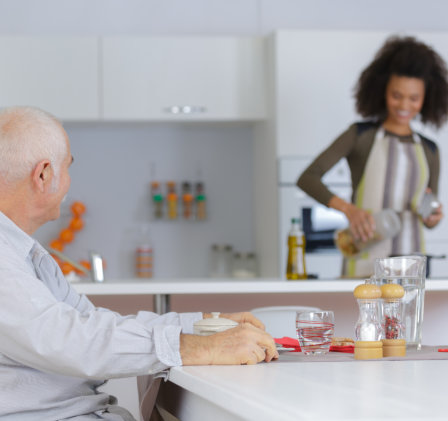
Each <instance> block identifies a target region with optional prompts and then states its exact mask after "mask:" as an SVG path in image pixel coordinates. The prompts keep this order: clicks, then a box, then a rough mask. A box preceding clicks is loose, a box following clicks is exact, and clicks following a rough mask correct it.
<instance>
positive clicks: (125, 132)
mask: <svg viewBox="0 0 448 421" xmlns="http://www.w3.org/2000/svg"><path fill="white" fill-rule="evenodd" d="M66 129H67V131H68V134H69V137H70V139H71V148H72V155H73V156H74V163H73V165H72V167H71V170H70V174H71V178H72V185H71V188H70V191H69V195H68V196H67V200H66V202H65V203H64V204H63V208H62V211H63V215H62V217H61V218H60V219H59V220H57V221H55V222H51V223H49V224H47V225H45V226H43V227H42V228H41V229H40V230H39V231H38V232H37V233H36V238H37V239H38V240H39V241H41V242H43V244H47V243H48V242H49V241H50V240H51V239H52V238H54V237H57V236H58V233H59V231H60V229H61V228H63V227H65V226H66V225H67V223H68V221H69V220H70V211H69V210H68V205H70V203H72V202H73V201H75V200H81V201H83V202H84V203H85V204H86V206H87V213H86V215H85V218H84V219H85V228H84V229H83V230H82V231H81V232H80V233H79V234H78V235H77V236H76V237H75V240H74V241H73V243H72V244H69V245H68V246H67V248H66V250H64V252H66V254H67V255H69V256H70V257H72V258H74V259H77V260H79V259H88V252H89V250H96V251H98V252H99V253H101V254H102V255H103V257H104V258H105V259H106V262H107V269H106V276H107V277H108V278H130V277H133V276H134V273H133V261H134V260H133V259H134V255H133V252H134V249H135V247H136V246H137V242H138V240H139V238H138V231H139V229H140V227H141V226H142V225H144V224H148V223H149V225H150V232H151V237H152V242H153V246H154V253H155V254H154V257H155V273H154V275H155V276H157V277H202V276H207V275H208V258H209V249H210V245H211V244H212V243H228V244H232V245H233V246H234V248H235V249H237V250H240V251H251V250H253V239H252V233H253V230H252V214H253V205H252V203H253V200H252V177H251V175H252V165H253V164H252V161H253V160H252V137H253V134H252V131H253V129H252V127H250V126H248V125H241V124H240V125H235V124H233V125H232V124H220V125H217V124H214V125H209V124H171V125H169V124H152V125H151V124H121V123H120V124H118V123H98V124H94V123H91V124H85V123H84V124H81V123H77V124H75V123H70V124H66ZM154 168H155V173H152V171H153V169H154ZM198 177H199V178H202V181H204V183H205V192H206V196H207V206H208V219H207V220H206V221H203V222H202V221H201V222H200V221H183V220H182V219H179V220H177V221H154V220H152V217H151V210H152V209H151V206H150V203H151V199H150V189H149V183H150V181H152V180H154V179H158V180H163V181H167V180H170V179H172V180H174V181H179V182H181V181H184V180H185V181H192V182H194V181H197V180H198Z"/></svg>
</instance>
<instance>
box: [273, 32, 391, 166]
mask: <svg viewBox="0 0 448 421" xmlns="http://www.w3.org/2000/svg"><path fill="white" fill-rule="evenodd" d="M387 35H388V34H387V33H386V32H361V31H358V32H355V31H333V32H326V31H281V32H279V33H278V34H277V35H276V37H275V56H276V59H275V67H276V77H275V85H276V86H275V88H276V95H277V109H276V119H277V155H278V156H291V155H299V156H309V157H314V156H316V155H317V154H318V153H319V152H320V151H321V150H322V149H324V148H325V147H326V146H327V145H329V144H330V142H332V141H333V140H334V139H335V138H336V137H337V136H338V135H339V134H340V133H342V132H343V131H344V130H345V129H346V128H347V127H348V126H349V125H350V124H351V123H352V122H354V121H355V120H356V119H359V117H357V115H356V113H355V103H354V99H353V88H354V86H355V84H356V81H357V79H358V77H359V74H360V72H361V71H362V69H363V68H364V67H365V66H367V65H368V64H369V62H370V60H371V59H372V58H373V55H374V53H375V52H376V50H377V49H379V48H380V46H381V45H382V43H383V42H384V40H385V39H386V37H387Z"/></svg>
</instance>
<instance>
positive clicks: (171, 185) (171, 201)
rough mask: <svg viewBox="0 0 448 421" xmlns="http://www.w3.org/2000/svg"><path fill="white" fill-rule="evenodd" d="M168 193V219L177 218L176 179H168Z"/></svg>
mask: <svg viewBox="0 0 448 421" xmlns="http://www.w3.org/2000/svg"><path fill="white" fill-rule="evenodd" d="M166 187H167V191H168V193H167V195H166V204H167V216H168V219H177V193H176V183H175V182H174V181H168V182H167V183H166Z"/></svg>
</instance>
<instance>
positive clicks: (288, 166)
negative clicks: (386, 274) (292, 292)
mask: <svg viewBox="0 0 448 421" xmlns="http://www.w3.org/2000/svg"><path fill="white" fill-rule="evenodd" d="M311 160H312V158H310V157H290V158H280V159H279V161H278V191H279V236H280V237H279V244H280V255H279V258H280V276H281V277H284V274H285V273H286V271H285V270H286V261H287V253H288V250H287V238H288V230H289V227H290V222H291V219H292V218H300V219H301V221H302V229H303V232H304V234H305V238H306V265H307V272H308V273H315V274H317V275H318V277H319V278H335V277H338V276H339V275H340V274H341V269H342V256H341V254H340V253H339V251H338V250H337V249H336V246H335V243H334V236H335V233H336V231H337V230H340V229H344V228H346V227H347V226H348V221H347V218H346V217H345V215H344V214H343V213H341V212H338V211H336V210H334V209H330V208H328V207H326V206H324V205H322V204H320V203H318V202H317V201H315V200H314V199H312V198H311V197H310V196H308V195H307V194H306V193H305V192H303V191H302V190H301V189H299V188H298V187H297V185H296V182H297V179H298V178H299V176H300V174H301V173H302V172H303V171H304V170H305V169H306V167H307V166H308V165H309V164H310V163H311ZM323 181H324V183H325V184H326V185H327V186H328V188H329V189H330V190H331V191H332V192H333V193H335V194H336V195H338V196H340V197H342V198H343V199H344V200H347V201H351V194H352V188H351V179H350V170H349V168H348V165H347V162H346V160H345V159H342V160H340V161H339V162H338V163H337V164H336V165H335V166H334V167H333V168H332V169H331V170H330V171H328V172H327V173H326V174H325V176H324V178H323Z"/></svg>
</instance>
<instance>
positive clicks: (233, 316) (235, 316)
mask: <svg viewBox="0 0 448 421" xmlns="http://www.w3.org/2000/svg"><path fill="white" fill-rule="evenodd" d="M203 317H204V319H209V318H210V317H212V315H211V314H210V313H204V314H203ZM219 317H223V318H225V319H230V320H234V321H235V322H238V323H250V324H251V325H254V326H255V327H258V328H259V329H262V330H265V328H264V324H263V323H262V322H261V321H260V320H258V319H257V318H256V317H255V316H254V315H253V314H252V313H250V312H248V311H244V312H241V313H220V315H219Z"/></svg>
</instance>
